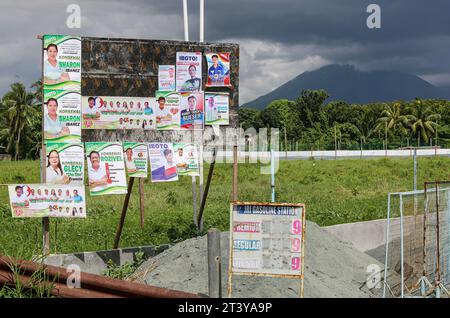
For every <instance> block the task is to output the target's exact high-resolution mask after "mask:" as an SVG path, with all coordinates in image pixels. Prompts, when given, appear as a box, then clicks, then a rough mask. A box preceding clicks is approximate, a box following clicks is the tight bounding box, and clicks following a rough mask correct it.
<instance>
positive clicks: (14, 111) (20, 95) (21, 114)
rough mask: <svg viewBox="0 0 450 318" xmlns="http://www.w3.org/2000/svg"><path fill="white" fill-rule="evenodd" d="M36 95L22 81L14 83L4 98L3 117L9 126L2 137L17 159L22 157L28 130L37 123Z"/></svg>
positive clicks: (1, 133) (0, 135)
mask: <svg viewBox="0 0 450 318" xmlns="http://www.w3.org/2000/svg"><path fill="white" fill-rule="evenodd" d="M34 103H35V95H34V94H32V93H30V92H27V91H26V89H25V86H24V85H23V84H22V83H14V84H12V85H11V90H10V91H9V92H7V93H6V94H5V95H4V96H3V99H2V113H3V114H2V117H4V118H5V119H6V122H7V126H6V127H5V128H3V129H2V131H1V132H0V138H1V139H3V140H4V141H5V142H6V151H7V152H8V153H10V154H12V155H13V156H14V159H15V160H17V159H19V158H20V157H21V153H20V151H21V145H22V142H23V141H24V140H26V136H24V134H25V132H26V131H30V128H31V127H32V126H33V123H35V121H36V118H37V117H38V116H39V112H38V110H37V108H36V107H35V106H33V105H34Z"/></svg>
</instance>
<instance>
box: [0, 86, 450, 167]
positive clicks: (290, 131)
mask: <svg viewBox="0 0 450 318" xmlns="http://www.w3.org/2000/svg"><path fill="white" fill-rule="evenodd" d="M328 97H329V96H328V94H327V93H326V92H325V91H324V90H303V91H302V92H301V94H300V96H299V97H298V98H297V100H295V101H291V100H287V99H279V100H275V101H273V102H271V103H270V104H269V105H267V107H265V108H264V109H263V110H261V111H259V110H256V109H250V108H245V107H241V108H240V109H239V122H240V125H241V127H242V128H243V129H244V130H245V129H248V128H250V127H253V128H255V129H259V128H263V127H267V128H270V127H276V128H279V129H280V133H281V139H282V148H284V149H286V148H287V149H294V148H295V149H298V150H311V149H314V150H319V149H320V150H332V149H349V150H350V149H384V148H388V149H396V148H401V147H408V146H430V145H431V146H439V147H442V148H444V147H447V148H448V147H450V101H447V100H436V99H432V100H423V99H419V98H417V99H415V100H413V101H394V102H389V103H371V104H362V105H361V104H348V103H345V102H343V101H332V102H329V103H326V100H327V99H328ZM0 114H1V117H0V152H2V153H7V154H10V155H11V156H12V158H13V159H15V160H18V159H36V158H38V157H39V150H40V149H41V138H42V83H41V81H37V82H35V83H34V84H33V85H31V87H30V90H27V89H26V87H25V85H24V84H22V83H19V82H17V83H13V84H12V85H11V87H10V90H9V91H8V92H7V93H6V94H5V95H4V96H3V98H2V100H1V102H0ZM294 145H295V146H294Z"/></svg>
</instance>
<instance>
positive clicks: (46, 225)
mask: <svg viewBox="0 0 450 318" xmlns="http://www.w3.org/2000/svg"><path fill="white" fill-rule="evenodd" d="M36 38H37V39H39V40H41V42H42V46H41V80H42V90H41V95H42V107H41V108H42V114H45V105H44V40H43V37H42V36H40V35H38V36H36ZM41 135H42V139H41V145H42V148H41V183H46V182H47V181H46V175H45V171H46V165H45V163H46V149H45V136H44V116H42V121H41ZM49 254H50V218H48V217H44V218H42V255H44V256H45V255H49Z"/></svg>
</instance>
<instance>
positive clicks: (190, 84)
mask: <svg viewBox="0 0 450 318" xmlns="http://www.w3.org/2000/svg"><path fill="white" fill-rule="evenodd" d="M176 84H177V85H176V86H177V91H179V92H200V91H201V90H202V53H201V52H177V60H176Z"/></svg>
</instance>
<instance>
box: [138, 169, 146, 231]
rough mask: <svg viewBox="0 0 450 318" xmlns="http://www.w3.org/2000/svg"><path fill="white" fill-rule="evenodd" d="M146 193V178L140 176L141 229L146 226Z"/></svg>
mask: <svg viewBox="0 0 450 318" xmlns="http://www.w3.org/2000/svg"><path fill="white" fill-rule="evenodd" d="M144 198H145V193H144V179H143V178H139V208H140V211H141V229H143V228H144V213H145V199H144Z"/></svg>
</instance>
